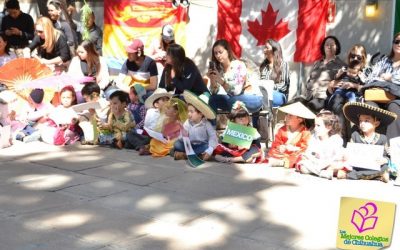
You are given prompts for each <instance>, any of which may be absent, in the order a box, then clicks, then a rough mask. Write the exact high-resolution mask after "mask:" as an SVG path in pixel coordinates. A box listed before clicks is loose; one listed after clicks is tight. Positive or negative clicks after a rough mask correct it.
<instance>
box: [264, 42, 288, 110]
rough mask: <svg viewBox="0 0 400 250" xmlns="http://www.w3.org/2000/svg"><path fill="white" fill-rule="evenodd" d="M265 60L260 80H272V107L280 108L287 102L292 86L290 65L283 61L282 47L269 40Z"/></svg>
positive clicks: (265, 49) (266, 44)
mask: <svg viewBox="0 0 400 250" xmlns="http://www.w3.org/2000/svg"><path fill="white" fill-rule="evenodd" d="M264 55H265V59H264V61H263V62H262V63H261V65H260V79H261V80H272V81H273V82H274V90H273V92H272V95H273V100H272V106H273V107H279V106H282V105H283V104H285V103H286V102H287V99H288V93H289V84H290V71H289V64H288V63H287V62H285V61H283V58H282V48H281V45H280V44H279V43H278V42H277V41H275V40H273V39H268V40H267V42H266V43H265V47H264Z"/></svg>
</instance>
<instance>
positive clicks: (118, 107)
mask: <svg viewBox="0 0 400 250" xmlns="http://www.w3.org/2000/svg"><path fill="white" fill-rule="evenodd" d="M125 106H126V103H125V102H121V101H120V100H119V99H118V97H116V96H115V97H113V98H112V99H111V100H110V108H111V112H112V113H113V114H120V113H122V112H123V111H124V109H125Z"/></svg>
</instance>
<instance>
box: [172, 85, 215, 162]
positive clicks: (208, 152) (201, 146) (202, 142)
mask: <svg viewBox="0 0 400 250" xmlns="http://www.w3.org/2000/svg"><path fill="white" fill-rule="evenodd" d="M183 97H184V98H185V101H186V103H187V104H188V119H187V120H186V121H185V123H184V124H183V129H184V131H185V132H184V133H186V134H187V136H188V137H189V140H190V143H191V146H192V148H193V151H194V153H195V154H196V155H198V156H199V157H200V158H201V159H202V160H204V161H208V160H210V159H211V156H212V153H213V151H214V149H215V147H216V146H217V145H218V138H217V132H216V131H215V129H214V128H213V126H212V125H211V123H210V122H209V121H208V120H207V119H210V120H213V119H215V113H214V111H213V110H212V109H211V108H210V106H208V104H206V103H205V102H203V100H201V99H200V98H199V97H197V96H196V95H195V94H193V93H192V92H190V91H188V90H185V91H184V92H183ZM186 158H187V155H186V151H185V146H184V142H183V139H178V140H177V141H176V142H175V144H174V159H175V160H183V159H186Z"/></svg>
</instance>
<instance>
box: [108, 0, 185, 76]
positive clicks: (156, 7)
mask: <svg viewBox="0 0 400 250" xmlns="http://www.w3.org/2000/svg"><path fill="white" fill-rule="evenodd" d="M186 19H187V9H185V8H182V7H181V6H179V7H178V8H174V7H173V6H172V3H171V2H138V1H134V0H107V1H104V39H103V56H105V57H106V58H107V60H108V64H109V67H110V68H114V69H120V68H121V66H122V64H123V62H124V61H125V60H126V57H127V55H126V52H125V45H126V44H127V43H128V42H129V41H131V40H132V39H136V38H139V39H141V40H142V41H143V43H144V46H145V50H146V48H149V46H150V44H151V43H152V41H153V40H154V39H160V36H161V28H162V26H163V25H165V24H171V25H172V26H173V27H174V31H175V41H176V42H177V43H179V44H181V45H182V46H183V47H185V46H184V45H185V27H186Z"/></svg>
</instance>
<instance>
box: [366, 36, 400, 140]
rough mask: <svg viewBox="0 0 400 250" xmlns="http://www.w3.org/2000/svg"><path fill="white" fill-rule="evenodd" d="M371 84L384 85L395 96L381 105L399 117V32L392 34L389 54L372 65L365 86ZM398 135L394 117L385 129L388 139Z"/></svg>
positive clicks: (397, 123) (398, 123) (399, 128)
mask: <svg viewBox="0 0 400 250" xmlns="http://www.w3.org/2000/svg"><path fill="white" fill-rule="evenodd" d="M372 86H376V87H380V86H381V87H384V89H385V90H388V91H389V92H390V93H391V94H393V95H394V96H395V97H396V99H395V100H392V101H390V102H388V103H386V104H382V106H383V108H385V109H387V110H388V111H391V112H394V113H396V114H397V117H400V32H399V33H397V34H396V35H395V36H394V39H393V44H392V51H391V52H390V55H389V56H385V57H383V58H382V59H381V60H379V61H378V62H377V63H376V64H375V65H374V66H373V67H372V72H371V74H369V76H368V79H367V81H366V84H365V87H372ZM398 136H400V119H396V120H395V121H394V122H392V123H391V124H389V125H388V126H387V129H386V137H387V138H388V139H391V138H394V137H398Z"/></svg>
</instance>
